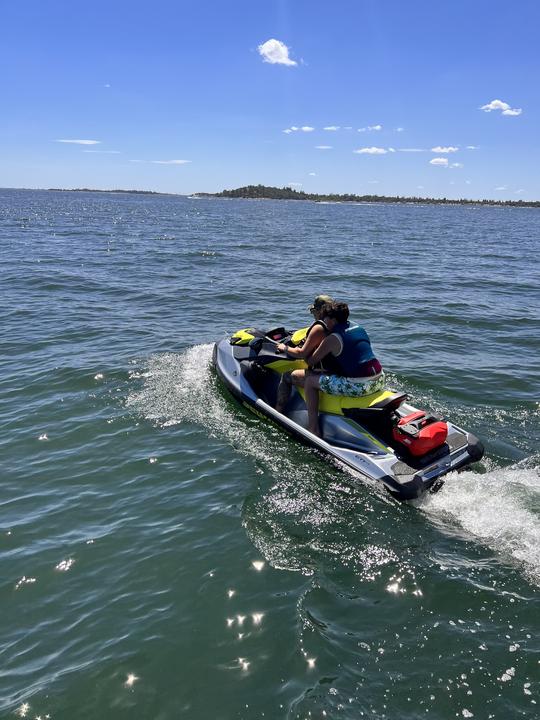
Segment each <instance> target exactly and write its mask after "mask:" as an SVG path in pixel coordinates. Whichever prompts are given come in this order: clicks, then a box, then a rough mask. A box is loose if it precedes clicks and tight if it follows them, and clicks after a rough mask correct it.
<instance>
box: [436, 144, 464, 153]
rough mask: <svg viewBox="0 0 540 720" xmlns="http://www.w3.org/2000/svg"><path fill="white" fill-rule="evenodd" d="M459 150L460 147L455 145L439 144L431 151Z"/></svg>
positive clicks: (452, 151) (449, 151)
mask: <svg viewBox="0 0 540 720" xmlns="http://www.w3.org/2000/svg"><path fill="white" fill-rule="evenodd" d="M458 150H459V148H458V147H455V146H454V145H446V146H445V147H441V146H440V145H437V147H432V148H431V152H434V153H455V152H457V151H458Z"/></svg>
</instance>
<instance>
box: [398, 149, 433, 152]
mask: <svg viewBox="0 0 540 720" xmlns="http://www.w3.org/2000/svg"><path fill="white" fill-rule="evenodd" d="M398 150H399V152H413V153H415V152H426V150H424V149H423V148H398Z"/></svg>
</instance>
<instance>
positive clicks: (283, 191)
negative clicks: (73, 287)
mask: <svg viewBox="0 0 540 720" xmlns="http://www.w3.org/2000/svg"><path fill="white" fill-rule="evenodd" d="M0 190H22V191H27V192H68V193H82V192H90V193H102V194H103V193H105V194H112V195H114V194H122V195H163V196H165V197H193V198H218V199H220V198H225V199H238V200H295V201H300V200H304V201H308V202H314V203H331V204H346V203H350V204H357V203H360V204H362V203H369V204H373V203H381V204H384V203H388V204H401V205H480V206H482V207H518V208H520V207H521V208H523V207H528V208H540V200H490V199H482V200H471V199H468V198H460V199H458V200H453V199H451V198H429V197H427V198H426V197H405V196H401V195H395V196H393V195H353V194H341V195H339V194H330V195H323V194H317V193H305V192H303V191H300V190H293V189H292V188H290V187H283V188H277V187H270V186H266V185H246V186H245V187H241V188H236V189H234V190H222V191H221V192H218V193H207V192H195V193H190V194H184V193H167V192H158V191H156V190H121V189H115V190H97V189H94V188H0Z"/></svg>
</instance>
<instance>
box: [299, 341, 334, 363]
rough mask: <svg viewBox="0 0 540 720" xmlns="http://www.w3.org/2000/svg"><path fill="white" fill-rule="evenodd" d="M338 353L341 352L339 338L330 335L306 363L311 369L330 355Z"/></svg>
mask: <svg viewBox="0 0 540 720" xmlns="http://www.w3.org/2000/svg"><path fill="white" fill-rule="evenodd" d="M336 352H339V338H337V337H336V336H335V335H328V337H326V338H325V339H324V340H323V341H322V343H321V344H320V345H319V347H318V348H317V349H316V350H315V352H314V353H312V355H311V356H310V357H309V358H307V360H306V362H307V364H308V365H309V366H310V367H312V366H313V365H317V363H320V362H321V360H323V359H324V358H325V357H326V356H327V355H328V354H329V353H332V354H334V353H336Z"/></svg>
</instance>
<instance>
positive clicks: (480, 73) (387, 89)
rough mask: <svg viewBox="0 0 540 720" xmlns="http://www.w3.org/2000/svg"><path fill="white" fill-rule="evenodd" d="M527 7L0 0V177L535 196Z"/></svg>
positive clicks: (305, 0) (533, 78)
mask: <svg viewBox="0 0 540 720" xmlns="http://www.w3.org/2000/svg"><path fill="white" fill-rule="evenodd" d="M539 26H540V3H537V2H536V1H535V0H529V1H528V2H521V1H520V0H517V1H515V2H513V3H508V2H502V1H500V0H491V1H489V2H488V1H486V0H468V1H467V2H465V1H464V0H453V1H452V2H444V1H443V0H440V1H439V2H434V1H433V0H430V1H429V2H427V1H424V0H420V1H417V2H415V1H414V0H412V1H411V2H408V3H406V2H403V1H401V2H397V1H396V0H389V1H387V2H382V1H381V0H379V2H376V1H375V0H373V1H370V2H367V1H364V0H355V1H350V2H339V1H338V2H335V3H328V2H325V3H323V2H320V1H319V0H288V1H286V0H267V1H263V0H258V1H257V2H254V1H253V0H252V1H251V2H245V1H244V0H237V1H235V2H229V3H226V2H223V1H218V0H215V1H213V2H209V1H208V0H196V2H194V1H192V2H184V1H183V0H176V1H175V2H173V1H165V0H155V1H154V2H153V3H150V2H144V3H143V2H139V1H137V0H134V1H131V2H124V1H123V0H120V1H118V2H114V0H110V2H107V3H106V2H103V1H102V0H96V1H94V2H92V3H84V4H83V3H82V2H77V1H76V0H71V2H69V3H68V2H65V0H53V1H52V2H42V1H40V2H37V1H36V0H27V1H26V2H24V3H14V2H13V3H7V2H6V3H3V4H2V6H1V9H0V62H1V67H2V73H0V91H1V97H2V106H3V107H2V113H1V115H0V157H1V162H0V186H2V187H66V188H73V187H92V188H100V189H109V188H124V189H131V188H133V189H147V190H158V191H163V192H178V193H191V192H197V191H209V192H212V191H218V190H221V189H223V188H232V187H238V186H240V185H246V184H252V183H253V184H256V183H262V184H267V185H277V186H283V185H292V186H293V187H296V188H297V189H303V190H305V191H307V192H340V193H341V192H353V193H358V194H366V193H373V194H388V195H395V194H399V195H421V196H426V197H427V196H429V197H443V196H446V197H470V198H482V197H486V198H500V199H512V200H516V199H520V198H521V199H524V200H528V199H535V200H540V173H539V172H538V167H539V164H540V163H539V161H540V147H539V132H538V131H539V118H540V100H539V90H538V88H539V82H538V77H539V69H540V67H539V66H540V62H539V58H540V53H539V50H538V28H539ZM269 41H274V42H270V43H269ZM494 101H500V102H499V103H497V102H494ZM482 107H484V109H481V108H482ZM325 128H327V129H325ZM328 128H335V129H328ZM60 141H71V142H60ZM72 141H85V143H84V144H83V143H81V142H72ZM90 141H93V142H92V143H90ZM180 161H184V162H180Z"/></svg>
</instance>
